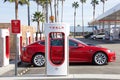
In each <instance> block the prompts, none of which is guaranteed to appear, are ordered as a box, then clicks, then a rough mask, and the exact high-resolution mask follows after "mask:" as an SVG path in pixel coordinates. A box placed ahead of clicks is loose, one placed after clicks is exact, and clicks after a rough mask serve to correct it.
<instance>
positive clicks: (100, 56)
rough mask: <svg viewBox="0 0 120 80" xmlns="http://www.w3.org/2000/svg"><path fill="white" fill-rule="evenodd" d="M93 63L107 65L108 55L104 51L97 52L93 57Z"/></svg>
mask: <svg viewBox="0 0 120 80" xmlns="http://www.w3.org/2000/svg"><path fill="white" fill-rule="evenodd" d="M93 63H94V64H97V65H105V64H107V63H108V57H107V56H106V54H105V53H103V52H97V53H96V54H95V55H94V57H93Z"/></svg>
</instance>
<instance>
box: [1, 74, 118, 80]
mask: <svg viewBox="0 0 120 80" xmlns="http://www.w3.org/2000/svg"><path fill="white" fill-rule="evenodd" d="M3 79H4V80H7V79H9V80H18V79H21V80H29V79H30V80H31V79H32V80H35V79H39V80H46V79H47V80H65V79H67V80H68V79H69V80H75V79H77V80H78V79H79V80H80V79H81V80H82V79H84V80H85V79H87V80H89V79H92V80H93V79H94V80H97V79H99V80H100V79H101V80H120V74H69V75H68V76H55V77H54V76H46V75H42V74H41V75H40V74H34V75H33V74H32V75H31V74H28V75H24V76H22V77H15V76H13V77H0V80H3Z"/></svg>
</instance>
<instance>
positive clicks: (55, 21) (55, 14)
mask: <svg viewBox="0 0 120 80" xmlns="http://www.w3.org/2000/svg"><path fill="white" fill-rule="evenodd" d="M56 11H57V10H56V0H54V12H55V22H57V13H56Z"/></svg>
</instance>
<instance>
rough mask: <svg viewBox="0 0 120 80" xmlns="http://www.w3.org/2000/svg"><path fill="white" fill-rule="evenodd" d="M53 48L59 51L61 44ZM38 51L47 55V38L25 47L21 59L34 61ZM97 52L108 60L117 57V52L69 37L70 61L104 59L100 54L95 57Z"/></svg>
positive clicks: (113, 59)
mask: <svg viewBox="0 0 120 80" xmlns="http://www.w3.org/2000/svg"><path fill="white" fill-rule="evenodd" d="M58 40H59V39H58ZM71 42H72V43H75V44H76V45H75V44H74V45H73V44H72V43H71ZM53 49H54V51H56V52H57V51H58V49H59V50H60V46H54V47H53ZM38 53H40V54H43V55H45V40H41V41H38V42H35V43H32V44H30V45H28V46H26V47H24V48H23V50H22V54H21V61H22V62H28V63H32V60H33V57H34V56H35V55H36V54H38ZM97 53H103V54H105V55H106V58H107V60H106V62H113V61H115V59H116V55H115V52H113V51H110V50H108V49H107V48H103V47H99V46H92V45H87V44H85V43H83V42H81V41H79V40H76V39H69V62H91V63H92V62H95V61H94V60H93V59H98V60H100V59H102V58H98V57H99V56H100V55H98V57H95V55H96V54H97ZM52 57H53V58H54V59H57V56H56V54H55V56H54V55H52ZM94 57H95V58H94ZM103 59H104V57H103Z"/></svg>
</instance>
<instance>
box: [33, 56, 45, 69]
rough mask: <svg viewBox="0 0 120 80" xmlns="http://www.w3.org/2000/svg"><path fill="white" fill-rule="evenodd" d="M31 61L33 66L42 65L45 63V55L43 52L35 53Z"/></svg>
mask: <svg viewBox="0 0 120 80" xmlns="http://www.w3.org/2000/svg"><path fill="white" fill-rule="evenodd" d="M32 63H33V65H34V66H37V67H42V66H44V64H45V56H44V55H43V54H36V55H35V56H34V57H33V59H32Z"/></svg>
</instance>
